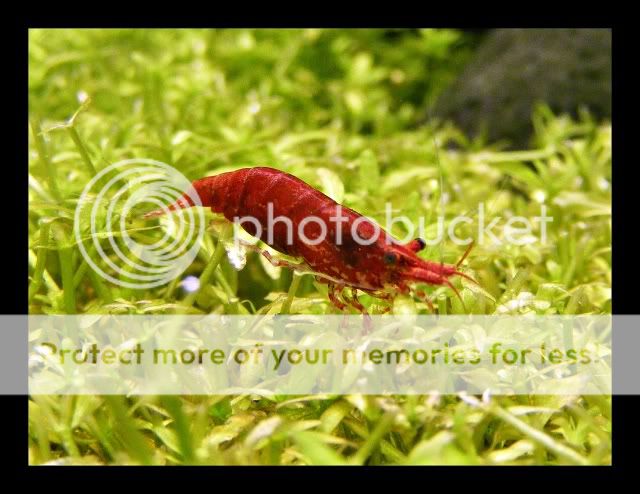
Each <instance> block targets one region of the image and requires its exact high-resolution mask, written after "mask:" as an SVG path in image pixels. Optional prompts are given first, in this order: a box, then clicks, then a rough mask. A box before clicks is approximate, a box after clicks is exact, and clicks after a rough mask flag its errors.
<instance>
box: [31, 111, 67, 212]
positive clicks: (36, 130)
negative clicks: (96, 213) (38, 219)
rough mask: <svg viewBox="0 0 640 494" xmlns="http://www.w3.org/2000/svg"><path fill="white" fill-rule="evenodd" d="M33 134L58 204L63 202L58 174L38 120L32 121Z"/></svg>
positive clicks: (52, 192)
mask: <svg viewBox="0 0 640 494" xmlns="http://www.w3.org/2000/svg"><path fill="white" fill-rule="evenodd" d="M31 132H32V133H33V138H34V140H35V144H36V150H37V151H38V157H39V158H40V160H41V161H42V163H43V164H44V167H45V169H46V170H47V175H48V177H49V186H50V187H51V194H52V195H53V197H54V198H55V200H56V201H57V202H62V195H61V194H60V189H59V188H58V180H57V178H56V172H55V169H54V168H53V164H52V163H51V160H50V159H49V152H48V151H47V143H46V142H45V140H44V137H42V131H41V129H40V121H39V120H37V119H35V118H34V119H32V120H31Z"/></svg>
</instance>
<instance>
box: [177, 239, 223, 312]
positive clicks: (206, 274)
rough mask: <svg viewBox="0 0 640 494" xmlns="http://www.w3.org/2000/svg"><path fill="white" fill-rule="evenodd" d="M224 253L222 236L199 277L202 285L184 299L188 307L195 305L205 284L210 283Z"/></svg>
mask: <svg viewBox="0 0 640 494" xmlns="http://www.w3.org/2000/svg"><path fill="white" fill-rule="evenodd" d="M224 254H225V248H224V242H223V240H222V237H220V239H218V244H217V245H216V249H215V250H214V251H213V255H212V256H211V258H210V259H209V262H208V263H207V266H206V267H205V268H204V271H203V272H202V274H201V275H200V278H199V280H200V285H199V286H198V290H197V291H195V292H193V293H190V294H189V295H187V297H185V299H184V301H183V303H184V304H185V305H187V306H188V307H191V306H193V304H194V302H195V301H196V298H197V297H198V295H200V293H201V292H202V290H203V289H204V287H205V285H206V284H207V283H209V281H210V280H211V277H212V276H213V273H214V271H215V269H216V268H217V267H218V264H220V261H221V260H222V256H224Z"/></svg>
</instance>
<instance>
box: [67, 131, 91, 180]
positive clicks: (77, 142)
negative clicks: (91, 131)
mask: <svg viewBox="0 0 640 494" xmlns="http://www.w3.org/2000/svg"><path fill="white" fill-rule="evenodd" d="M67 132H69V135H70V136H71V139H73V142H74V143H75V145H76V147H77V148H78V151H79V152H80V156H82V161H84V164H85V165H86V166H87V169H88V170H89V175H90V176H92V177H95V175H96V168H95V166H93V162H92V161H91V158H90V157H89V153H88V152H87V148H86V147H85V145H84V143H83V142H82V139H81V138H80V134H78V131H77V130H76V128H75V127H74V126H73V125H69V126H68V127H67Z"/></svg>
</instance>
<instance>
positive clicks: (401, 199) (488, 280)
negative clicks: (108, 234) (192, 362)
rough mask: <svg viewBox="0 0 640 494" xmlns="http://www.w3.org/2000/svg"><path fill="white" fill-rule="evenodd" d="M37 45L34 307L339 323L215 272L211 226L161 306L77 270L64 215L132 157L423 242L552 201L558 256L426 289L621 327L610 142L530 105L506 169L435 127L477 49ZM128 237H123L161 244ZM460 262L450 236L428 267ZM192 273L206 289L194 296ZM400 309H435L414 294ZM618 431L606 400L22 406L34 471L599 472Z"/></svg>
mask: <svg viewBox="0 0 640 494" xmlns="http://www.w3.org/2000/svg"><path fill="white" fill-rule="evenodd" d="M29 41H30V47H29V112H30V115H29V116H30V122H31V129H30V133H29V139H30V141H29V184H30V188H29V196H30V206H29V241H30V250H29V270H30V286H29V309H30V312H31V313H46V314H61V313H67V314H73V313H91V312H94V313H118V314H153V313H156V314H175V313H227V314H255V313H279V312H283V310H285V311H287V312H291V313H316V314H324V313H335V312H336V309H335V308H333V307H332V306H331V305H330V304H329V303H328V299H327V296H326V287H325V286H323V285H320V284H318V283H316V282H315V281H314V280H313V278H312V277H311V276H304V277H302V278H301V279H300V280H299V281H300V285H299V286H296V285H297V282H296V284H295V285H294V286H295V287H296V290H290V287H291V286H292V283H291V282H292V275H291V273H290V272H289V271H288V270H287V269H280V268H273V267H272V266H270V265H269V264H268V263H267V262H266V261H265V260H264V259H263V258H262V257H261V256H258V255H257V254H250V255H249V257H248V262H247V265H246V267H245V268H244V269H243V270H242V271H240V272H238V271H236V270H235V269H233V267H232V266H231V264H230V263H229V261H228V260H227V258H226V256H223V255H222V256H220V255H215V253H216V249H218V250H217V252H218V253H219V254H220V253H222V252H223V251H222V249H221V246H222V245H223V241H222V240H221V232H222V230H223V229H221V228H220V227H219V222H218V221H217V219H216V218H214V217H213V216H212V215H211V213H207V220H208V221H209V220H213V221H214V222H213V225H214V226H213V227H212V228H211V229H210V231H209V233H208V234H207V238H206V242H205V243H204V245H203V246H202V249H201V251H200V253H199V255H198V257H197V259H196V260H195V261H194V263H193V264H192V265H191V266H190V267H189V268H188V270H187V272H186V273H185V274H184V275H183V276H181V277H180V278H179V279H176V280H175V281H174V282H172V283H170V284H169V285H167V286H163V287H158V288H155V289H150V290H136V289H128V288H122V287H118V286H115V285H112V284H109V283H107V282H106V281H105V280H103V279H101V278H100V276H98V275H97V274H96V273H94V272H93V270H92V269H91V268H90V267H89V266H88V265H87V263H86V262H85V261H84V260H83V258H82V256H81V255H80V252H79V249H78V246H77V244H76V243H75V239H74V237H73V212H74V210H75V207H76V205H77V202H78V197H79V195H80V193H81V192H82V190H83V188H84V186H85V185H86V183H87V182H88V181H89V180H90V179H91V178H92V176H94V175H95V173H96V171H98V170H100V169H102V168H104V167H105V166H107V165H108V164H111V163H114V162H116V161H119V160H122V159H127V158H153V159H157V160H161V161H163V162H166V163H168V164H170V165H172V166H173V167H175V168H176V169H178V170H179V171H181V172H182V173H183V174H184V175H185V176H186V177H187V178H189V179H190V180H193V179H196V178H200V177H203V176H207V175H212V174H216V173H220V172H222V171H228V170H233V169H236V168H241V167H245V166H256V165H268V166H273V167H275V168H279V169H282V170H285V171H287V172H290V173H293V174H294V175H296V176H298V177H300V178H302V179H303V180H305V181H307V182H308V183H310V184H312V185H313V186H315V187H317V188H319V189H320V190H323V191H324V192H325V193H327V194H329V195H331V196H332V197H333V198H335V199H336V200H338V201H339V202H342V203H344V204H345V205H347V206H349V207H351V208H353V209H355V210H357V211H359V212H361V213H362V214H366V215H367V216H370V217H372V218H374V219H376V220H378V221H380V222H382V221H383V220H384V209H383V205H384V204H385V203H386V202H390V203H391V204H392V205H393V207H394V209H396V210H398V211H400V212H401V213H402V214H404V215H406V216H408V217H409V218H411V219H412V220H417V218H419V217H420V216H424V217H425V218H426V219H427V220H428V224H430V222H434V221H435V219H436V217H437V215H438V214H440V213H442V214H444V216H445V218H446V219H450V218H452V217H453V216H455V215H458V214H463V213H466V214H471V215H472V216H473V217H474V218H476V219H477V208H478V204H479V203H481V202H483V203H484V204H485V207H486V211H485V213H486V215H487V218H488V219H490V218H493V217H496V216H501V217H502V218H510V217H513V216H524V217H528V218H532V217H534V216H537V215H539V213H540V205H541V204H543V203H544V204H545V205H546V206H547V208H548V213H549V215H551V216H552V217H553V218H554V221H553V223H551V224H550V225H549V226H548V238H547V242H546V243H545V244H541V243H540V242H537V243H532V244H528V245H522V246H517V245H505V244H502V245H492V244H484V243H479V244H478V245H477V246H476V247H475V248H474V250H473V251H472V253H471V255H470V257H469V259H468V260H467V261H466V262H465V265H464V269H465V271H466V272H468V273H469V274H471V275H473V276H474V277H475V278H476V279H478V280H479V282H480V285H481V289H478V288H474V286H473V285H468V284H464V285H461V284H459V282H457V283H458V287H459V289H460V290H461V294H462V298H463V300H464V305H463V304H462V303H461V302H460V301H459V300H458V299H457V298H455V297H452V296H451V292H450V290H448V289H446V288H442V287H432V288H429V289H428V292H429V294H430V296H431V297H432V298H433V299H434V300H435V301H436V302H437V307H438V310H439V312H440V313H464V312H465V311H466V312H470V313H478V314H495V313H499V314H523V313H534V314H578V313H594V314H601V313H605V314H606V313H610V312H611V233H610V232H611V126H610V124H609V123H608V122H598V121H596V120H595V119H594V118H593V117H592V116H590V114H589V113H588V112H586V111H585V112H583V113H582V114H581V115H580V116H579V118H578V119H572V118H570V117H568V116H566V115H554V114H553V113H552V112H551V111H550V110H549V108H548V107H547V106H545V105H541V106H539V107H538V108H537V110H536V111H535V112H534V114H533V115H532V116H531V118H532V125H533V128H534V135H533V136H532V139H531V142H532V146H531V148H530V149H525V150H517V151H513V150H510V151H505V150H504V148H501V147H500V146H499V145H496V144H492V143H490V142H485V141H483V140H482V139H481V138H475V139H470V138H469V137H468V136H466V135H465V134H464V133H462V132H461V131H460V130H458V129H456V128H455V127H454V126H453V125H452V124H451V123H448V122H446V121H438V120H436V119H431V118H430V119H428V121H427V122H426V123H424V122H423V120H424V119H423V116H424V110H425V108H430V107H431V106H432V105H433V103H434V101H435V100H436V98H437V96H438V95H439V94H441V93H442V91H443V90H444V89H445V88H446V87H447V86H448V85H449V84H451V82H452V81H453V80H454V79H455V77H456V75H457V74H458V73H459V72H460V71H461V70H462V67H463V66H464V64H465V62H467V61H468V60H469V58H470V56H471V54H472V50H473V38H471V37H470V36H468V35H466V34H463V33H461V32H458V31H454V30H430V29H425V30H410V31H399V30H396V31H383V30H222V31H219V30H183V31H179V30H32V31H31V32H30V36H29ZM83 102H84V103H83ZM72 116H73V118H71V117H72ZM442 198H444V199H445V200H444V201H442ZM130 225H131V231H130V233H131V235H132V236H134V237H136V236H138V237H139V238H142V236H145V237H147V238H151V239H153V238H159V237H160V236H161V235H162V233H163V232H162V227H161V226H160V225H159V224H158V223H152V225H151V226H152V228H148V227H149V222H142V221H140V220H136V219H133V220H132V222H131V223H130ZM474 226H475V227H477V225H472V226H471V227H469V233H472V232H473V227H474ZM397 228H398V230H397V231H394V232H393V233H396V234H402V233H403V231H402V229H401V227H400V226H398V227H397ZM429 232H430V230H428V233H429ZM431 233H433V232H431ZM538 233H539V231H534V234H538ZM498 236H499V237H500V234H498ZM461 254H462V248H460V247H457V246H455V245H453V244H451V243H450V242H446V241H445V242H443V243H442V244H439V245H436V246H432V247H429V248H427V249H425V251H424V252H423V253H421V254H420V255H421V256H424V257H425V258H429V259H442V260H443V261H445V262H454V261H455V260H456V259H457V258H459V256H460V255H461ZM207 267H208V269H207ZM187 275H193V276H197V277H200V279H201V282H202V284H201V285H202V286H201V289H200V290H199V291H198V292H197V293H196V294H195V295H189V294H187V293H185V291H184V290H183V288H182V285H181V281H182V279H183V278H184V277H185V276H187ZM294 291H295V293H294ZM361 300H362V301H363V303H364V304H365V305H366V306H367V307H368V308H369V310H370V311H371V312H372V313H377V312H378V311H381V310H382V309H383V308H384V303H382V302H379V301H377V300H375V299H371V298H370V297H367V296H363V297H362V298H361ZM283 306H284V309H283ZM392 310H393V311H394V312H401V311H411V312H422V313H428V307H427V305H426V304H424V303H423V302H419V301H417V300H414V299H412V298H410V297H399V298H398V299H396V301H395V303H394V305H393V307H392ZM610 434H611V413H610V399H609V398H608V397H594V396H571V397H551V396H517V397H495V398H492V399H491V400H489V402H488V403H484V402H474V401H472V400H466V401H465V400H462V399H460V398H459V397H456V396H394V397H375V396H359V395H354V396H325V397H319V396H302V397H290V396H284V397H276V398H261V397H254V396H232V397H228V396H226V397H225V396H188V397H130V398H124V397H99V396H77V397H74V396H71V397H56V396H33V397H32V398H31V400H30V410H29V444H30V461H31V462H32V463H59V464H65V463H73V464H77V463H99V464H120V463H143V464H179V463H199V464H256V463H257V464H354V465H358V464H442V463H444V464H513V463H517V464H565V463H572V464H605V463H609V462H610V460H611V458H610V454H611V450H610V447H611V435H610Z"/></svg>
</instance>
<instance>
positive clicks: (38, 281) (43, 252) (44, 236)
mask: <svg viewBox="0 0 640 494" xmlns="http://www.w3.org/2000/svg"><path fill="white" fill-rule="evenodd" d="M50 230H51V225H50V223H49V222H42V223H41V225H40V240H39V243H40V246H39V247H38V248H37V249H36V252H37V255H38V258H37V260H36V267H35V268H34V270H33V279H32V281H31V285H29V299H28V300H29V303H31V301H32V300H33V297H35V295H36V293H38V290H40V287H41V286H42V281H43V274H44V267H45V264H46V262H47V248H48V246H49V232H50Z"/></svg>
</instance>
